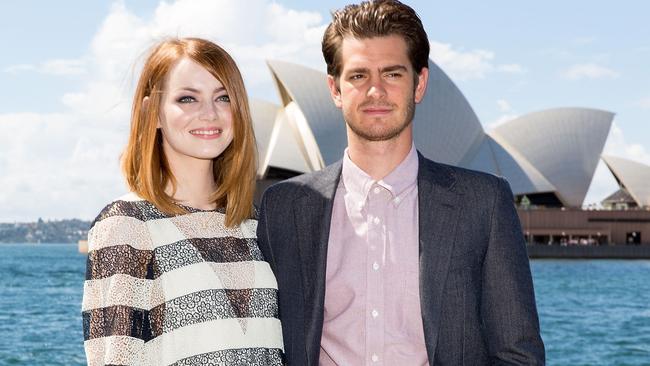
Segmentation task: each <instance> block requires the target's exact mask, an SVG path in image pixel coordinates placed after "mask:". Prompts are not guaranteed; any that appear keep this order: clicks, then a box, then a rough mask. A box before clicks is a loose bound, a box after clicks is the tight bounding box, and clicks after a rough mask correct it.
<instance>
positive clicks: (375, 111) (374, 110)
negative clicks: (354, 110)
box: [361, 107, 393, 115]
mask: <svg viewBox="0 0 650 366" xmlns="http://www.w3.org/2000/svg"><path fill="white" fill-rule="evenodd" d="M361 111H362V112H363V113H366V114H371V115H382V114H388V113H390V112H392V111H393V110H392V109H391V108H387V107H370V108H362V109H361Z"/></svg>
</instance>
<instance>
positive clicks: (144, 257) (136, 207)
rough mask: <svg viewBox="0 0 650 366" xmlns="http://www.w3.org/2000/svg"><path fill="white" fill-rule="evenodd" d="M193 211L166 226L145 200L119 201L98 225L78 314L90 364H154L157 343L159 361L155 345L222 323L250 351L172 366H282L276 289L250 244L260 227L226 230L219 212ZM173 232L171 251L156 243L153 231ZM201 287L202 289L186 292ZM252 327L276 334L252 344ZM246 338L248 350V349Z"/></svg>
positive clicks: (221, 351) (260, 335) (218, 352)
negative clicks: (226, 322)
mask: <svg viewBox="0 0 650 366" xmlns="http://www.w3.org/2000/svg"><path fill="white" fill-rule="evenodd" d="M188 211H190V213H188V214H185V215H178V216H173V217H170V216H169V215H165V214H164V213H162V212H160V211H158V210H157V209H156V208H155V206H153V205H152V204H150V203H148V202H146V201H116V202H114V203H112V204H110V205H108V206H107V207H106V208H105V209H104V210H102V212H101V213H100V214H99V216H98V217H97V218H96V219H95V221H94V223H93V226H92V229H91V232H90V233H89V240H91V241H92V242H93V245H92V246H91V247H90V253H89V255H88V260H87V271H86V283H85V284H84V300H83V311H82V318H83V326H84V339H85V340H86V341H85V347H86V353H87V357H88V362H89V364H106V363H110V364H144V363H146V362H149V361H147V360H150V361H151V360H153V359H154V358H155V357H154V355H153V354H150V355H148V356H143V355H144V354H145V353H146V352H145V351H144V349H146V348H147V347H146V345H147V344H151V346H154V344H152V343H155V346H154V348H155V349H156V351H155V352H156V353H158V352H163V350H161V349H159V348H161V347H164V346H161V345H164V344H167V343H166V342H163V343H161V342H154V341H155V340H156V339H157V337H159V336H161V335H163V334H168V333H169V334H170V336H171V338H168V339H178V338H176V337H179V336H180V334H188V333H187V332H180V333H178V335H173V334H174V332H177V331H180V330H182V329H183V328H184V327H188V326H197V325H199V324H203V323H206V325H205V326H207V322H210V321H214V320H219V319H223V320H227V319H234V320H236V321H237V322H235V323H231V324H232V326H235V327H238V326H237V324H239V326H240V327H241V331H236V332H238V334H240V337H243V338H240V339H239V340H238V342H240V343H241V345H244V347H243V348H240V347H237V348H234V349H231V348H229V346H225V344H224V345H221V346H219V345H215V346H217V348H216V349H215V351H214V352H208V353H203V354H201V355H197V356H192V357H186V358H184V359H183V360H182V361H178V362H177V363H176V364H178V365H203V364H205V365H221V364H224V365H225V364H228V365H232V364H242V365H244V364H245V365H258V364H259V365H281V364H282V360H281V358H282V351H281V348H277V347H281V344H282V340H281V329H280V323H279V321H278V308H277V283H276V282H275V278H274V277H273V273H272V272H271V270H270V268H269V267H268V265H267V264H266V263H263V259H262V255H261V252H260V250H259V248H258V247H257V243H256V241H255V238H254V235H255V228H256V225H257V222H256V221H254V220H247V221H245V222H244V223H242V225H240V226H239V227H234V228H226V227H225V226H224V225H223V222H224V218H225V215H224V213H223V212H222V211H223V210H221V211H220V210H216V211H199V210H193V209H191V208H189V209H188ZM169 225H173V226H169ZM158 227H160V228H159V229H156V228H158ZM173 227H175V228H177V229H178V232H180V233H182V235H181V234H175V235H176V236H174V237H173V239H172V240H170V241H168V243H169V244H165V243H162V244H163V245H161V243H160V242H159V244H157V245H160V246H157V247H156V246H155V245H154V244H152V243H153V241H152V237H151V230H157V231H156V233H163V234H164V233H168V232H170V231H169V228H172V231H173V230H175V229H173ZM166 230H167V231H166ZM257 263H263V265H259V264H257ZM197 280H199V281H202V282H201V286H195V285H193V286H187V284H188V283H191V281H197ZM206 280H207V282H206ZM256 284H263V285H264V286H265V287H262V288H256ZM170 286H173V287H170ZM210 286H212V287H210ZM258 286H259V285H258ZM191 288H196V290H190V289H191ZM171 294H174V295H173V297H170V296H171ZM249 319H269V322H268V323H264V324H267V325H265V326H264V327H269V328H256V329H269V330H272V331H270V332H269V333H268V335H267V336H265V334H266V333H267V331H263V332H260V331H259V330H258V331H255V332H252V333H256V334H250V335H247V333H246V330H247V324H248V322H249ZM254 324H257V323H254ZM205 329H207V332H211V331H214V332H219V331H220V329H219V328H218V327H217V328H216V329H212V328H211V327H207V328H205ZM231 329H233V330H234V329H236V328H231ZM222 336H223V335H222ZM249 336H250V337H252V338H250V339H251V340H250V342H251V343H250V345H251V347H247V346H246V345H245V343H246V342H247V341H246V339H247V338H246V337H249ZM165 337H168V336H167V335H165ZM264 337H278V338H273V339H267V340H264ZM217 338H218V337H217ZM226 338H227V337H226ZM215 339H216V338H215ZM260 339H261V340H262V341H261V343H260ZM260 344H269V345H274V346H268V347H264V346H260ZM241 345H240V346H241ZM165 354H166V355H167V356H169V355H168V354H167V353H165ZM167 356H166V357H167ZM152 357H154V358H152ZM169 359H170V360H171V359H173V357H171V358H169ZM175 360H178V358H176V359H175ZM151 362H153V361H151ZM171 362H173V361H171Z"/></svg>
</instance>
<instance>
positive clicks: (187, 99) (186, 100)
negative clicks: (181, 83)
mask: <svg viewBox="0 0 650 366" xmlns="http://www.w3.org/2000/svg"><path fill="white" fill-rule="evenodd" d="M177 101H178V102H179V103H192V102H195V101H196V99H194V98H193V97H190V96H184V97H180V98H178V100H177Z"/></svg>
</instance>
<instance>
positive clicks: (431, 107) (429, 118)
mask: <svg viewBox="0 0 650 366" xmlns="http://www.w3.org/2000/svg"><path fill="white" fill-rule="evenodd" d="M413 123H414V125H413V139H414V141H415V146H417V147H418V150H420V152H421V153H422V155H424V156H426V157H427V158H429V159H431V160H435V161H437V162H440V163H445V164H452V165H459V164H460V165H463V164H462V162H463V160H468V158H469V157H473V153H474V150H475V149H476V148H478V146H479V144H480V143H481V141H482V139H483V135H484V132H483V127H481V123H480V122H479V120H478V117H477V116H476V114H475V113H474V110H473V109H472V107H471V106H470V105H469V103H468V102H467V99H465V97H464V96H463V94H462V93H461V92H460V90H459V89H458V87H456V85H455V84H454V83H453V82H452V81H451V79H449V77H448V76H447V75H446V74H445V72H444V71H442V69H440V68H439V67H438V66H437V65H436V64H435V63H433V62H432V61H431V60H429V81H428V84H427V92H426V94H425V95H424V98H423V100H422V101H421V102H420V103H419V104H418V105H416V107H415V118H414V119H413ZM466 155H468V156H466Z"/></svg>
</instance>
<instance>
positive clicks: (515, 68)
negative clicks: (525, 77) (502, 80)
mask: <svg viewBox="0 0 650 366" xmlns="http://www.w3.org/2000/svg"><path fill="white" fill-rule="evenodd" d="M497 70H498V71H501V72H506V73H509V74H523V73H525V72H526V69H524V68H523V67H522V66H521V65H519V64H506V65H499V66H497Z"/></svg>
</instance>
